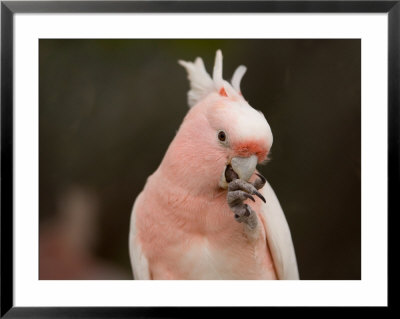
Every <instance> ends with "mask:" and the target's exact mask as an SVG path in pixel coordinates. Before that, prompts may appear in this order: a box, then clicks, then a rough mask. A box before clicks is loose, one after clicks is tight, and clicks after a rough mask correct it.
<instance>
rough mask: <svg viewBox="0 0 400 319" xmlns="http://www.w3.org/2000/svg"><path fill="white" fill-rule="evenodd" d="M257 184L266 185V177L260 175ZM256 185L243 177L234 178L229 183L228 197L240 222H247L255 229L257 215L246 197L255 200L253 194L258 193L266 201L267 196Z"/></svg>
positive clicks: (230, 205) (231, 207)
mask: <svg viewBox="0 0 400 319" xmlns="http://www.w3.org/2000/svg"><path fill="white" fill-rule="evenodd" d="M257 175H258V174H257ZM255 184H256V186H257V187H259V186H260V185H262V186H264V184H265V178H264V177H260V180H257V181H256V182H255ZM256 186H255V185H253V184H251V183H249V182H246V181H243V180H241V179H234V180H233V181H231V182H230V183H229V186H228V194H227V197H226V198H227V201H228V205H229V207H230V209H231V210H232V212H233V213H234V214H235V220H236V221H237V222H239V223H245V224H247V225H248V226H249V227H250V229H255V228H256V227H257V223H258V222H257V215H256V213H255V212H254V210H253V209H252V208H251V207H250V206H249V205H247V204H244V203H243V202H244V201H245V200H246V199H251V200H252V201H253V202H255V199H254V197H253V196H252V195H256V196H258V197H259V198H261V200H262V201H263V202H264V203H265V198H264V197H263V196H262V195H261V194H260V193H259V192H258V190H257V187H256ZM262 186H261V187H262ZM261 187H260V188H261ZM258 189H259V188H258Z"/></svg>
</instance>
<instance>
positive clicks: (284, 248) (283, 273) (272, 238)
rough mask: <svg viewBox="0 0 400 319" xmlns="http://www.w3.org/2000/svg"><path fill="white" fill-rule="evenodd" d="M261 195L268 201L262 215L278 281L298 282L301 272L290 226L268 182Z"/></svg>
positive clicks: (263, 207)
mask: <svg viewBox="0 0 400 319" xmlns="http://www.w3.org/2000/svg"><path fill="white" fill-rule="evenodd" d="M260 193H261V194H262V195H263V196H264V197H265V200H266V204H264V205H263V206H262V209H261V213H262V216H263V219H264V220H263V222H264V227H265V230H266V236H267V242H268V246H269V248H270V251H271V254H272V259H273V260H274V265H275V269H276V271H277V275H278V279H280V280H297V279H299V271H298V268H297V261H296V254H295V251H294V246H293V242H292V236H291V234H290V229H289V225H288V223H287V221H286V218H285V215H284V213H283V210H282V208H281V205H280V204H279V201H278V198H277V197H276V195H275V192H274V191H273V189H272V188H271V186H270V185H269V184H268V182H267V183H266V184H265V185H264V187H263V188H262V189H261V190H260Z"/></svg>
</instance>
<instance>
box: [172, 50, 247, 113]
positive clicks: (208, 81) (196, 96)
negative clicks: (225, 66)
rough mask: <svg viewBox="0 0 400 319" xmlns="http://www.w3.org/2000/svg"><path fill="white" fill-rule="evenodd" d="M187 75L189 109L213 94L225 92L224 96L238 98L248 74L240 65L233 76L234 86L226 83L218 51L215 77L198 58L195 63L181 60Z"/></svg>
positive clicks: (220, 55) (214, 71) (219, 51)
mask: <svg viewBox="0 0 400 319" xmlns="http://www.w3.org/2000/svg"><path fill="white" fill-rule="evenodd" d="M178 62H179V64H180V65H182V66H183V67H184V68H185V69H186V71H187V73H188V79H189V82H190V90H189V92H188V104H189V107H192V106H194V105H196V104H197V103H198V102H199V101H200V100H202V99H203V98H205V97H206V96H207V95H208V94H210V93H212V92H217V93H220V92H223V93H224V94H221V93H220V94H221V95H223V96H227V97H229V98H238V97H239V96H240V81H241V79H242V77H243V75H244V74H245V72H246V67H245V66H243V65H240V66H239V67H238V68H237V69H236V71H235V72H234V74H233V77H232V84H230V83H229V82H227V81H225V80H224V79H223V77H222V53H221V50H217V53H216V55H215V63H214V69H213V77H212V78H211V76H210V75H209V74H208V73H207V71H206V68H205V67H204V62H203V60H202V58H199V57H198V58H196V60H195V61H194V62H186V61H182V60H179V61H178Z"/></svg>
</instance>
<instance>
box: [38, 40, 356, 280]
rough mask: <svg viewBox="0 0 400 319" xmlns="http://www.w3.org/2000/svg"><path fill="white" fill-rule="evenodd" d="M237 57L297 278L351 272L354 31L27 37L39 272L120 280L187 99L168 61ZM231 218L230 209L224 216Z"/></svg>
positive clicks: (230, 61)
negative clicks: (143, 198) (262, 36)
mask: <svg viewBox="0 0 400 319" xmlns="http://www.w3.org/2000/svg"><path fill="white" fill-rule="evenodd" d="M217 49H221V50H222V53H223V55H224V77H225V78H226V79H228V80H229V79H230V77H231V75H232V73H233V71H234V70H235V68H236V67H237V66H238V65H239V64H244V65H246V66H247V67H248V71H247V74H246V75H245V76H244V78H243V81H242V85H241V87H242V92H243V95H244V96H245V98H246V99H247V100H248V101H249V103H250V105H252V106H254V107H255V108H257V109H260V110H262V111H263V113H264V114H265V117H266V118H267V120H268V122H269V124H270V126H271V129H272V132H273V134H274V145H273V147H272V152H271V158H272V160H271V161H270V162H269V163H268V165H266V166H262V167H260V170H261V172H262V173H263V174H264V176H266V177H267V179H268V180H269V182H270V184H271V185H272V187H273V188H274V190H275V192H276V193H277V196H278V198H279V200H280V202H281V205H282V207H283V210H284V212H285V214H286V218H287V220H288V223H289V226H290V228H291V231H292V237H293V241H294V245H295V249H296V254H297V259H298V264H299V271H300V278H301V279H361V180H360V179H361V167H360V166H361V163H360V159H361V41H360V40H351V39H344V40H308V39H304V40H303V39H296V40H47V39H42V40H40V41H39V50H40V51H39V60H40V61H39V62H40V63H39V91H40V94H39V119H40V120H39V121H40V123H39V206H40V207H39V211H40V265H39V266H40V267H39V269H40V275H39V276H40V279H132V275H131V268H130V263H129V254H128V231H129V218H130V213H131V208H132V205H133V202H134V200H135V198H136V196H137V195H138V193H139V192H140V191H141V190H142V188H143V186H144V184H145V181H146V178H147V177H148V176H149V175H150V174H151V173H152V172H154V171H155V170H156V168H157V166H158V165H159V163H160V161H161V159H162V157H163V155H164V153H165V151H166V149H167V147H168V145H169V143H170V142H171V140H172V139H173V137H174V135H175V132H176V130H177V129H178V127H179V125H180V123H181V121H182V119H183V117H184V116H185V114H186V112H187V110H188V107H187V100H186V93H187V91H188V88H189V83H188V80H187V77H186V72H185V70H184V69H183V68H182V67H181V66H179V65H178V64H177V60H178V59H184V60H190V61H193V60H194V59H195V58H196V57H197V56H201V57H203V59H204V61H205V64H206V67H207V69H208V71H209V72H211V71H212V66H213V63H214V55H215V51H216V50H217ZM232 220H233V219H232Z"/></svg>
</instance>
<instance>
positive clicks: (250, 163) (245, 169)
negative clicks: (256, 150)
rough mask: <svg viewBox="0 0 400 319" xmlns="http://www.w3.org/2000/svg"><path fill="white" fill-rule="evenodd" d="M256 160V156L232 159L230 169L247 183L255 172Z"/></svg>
mask: <svg viewBox="0 0 400 319" xmlns="http://www.w3.org/2000/svg"><path fill="white" fill-rule="evenodd" d="M257 162H258V158H257V156H256V155H252V156H250V157H234V158H232V160H231V166H232V169H233V170H234V171H235V173H236V174H237V175H238V176H239V178H240V179H242V180H244V181H248V180H249V179H250V177H251V176H252V175H253V174H254V171H255V170H256V166H257Z"/></svg>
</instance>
